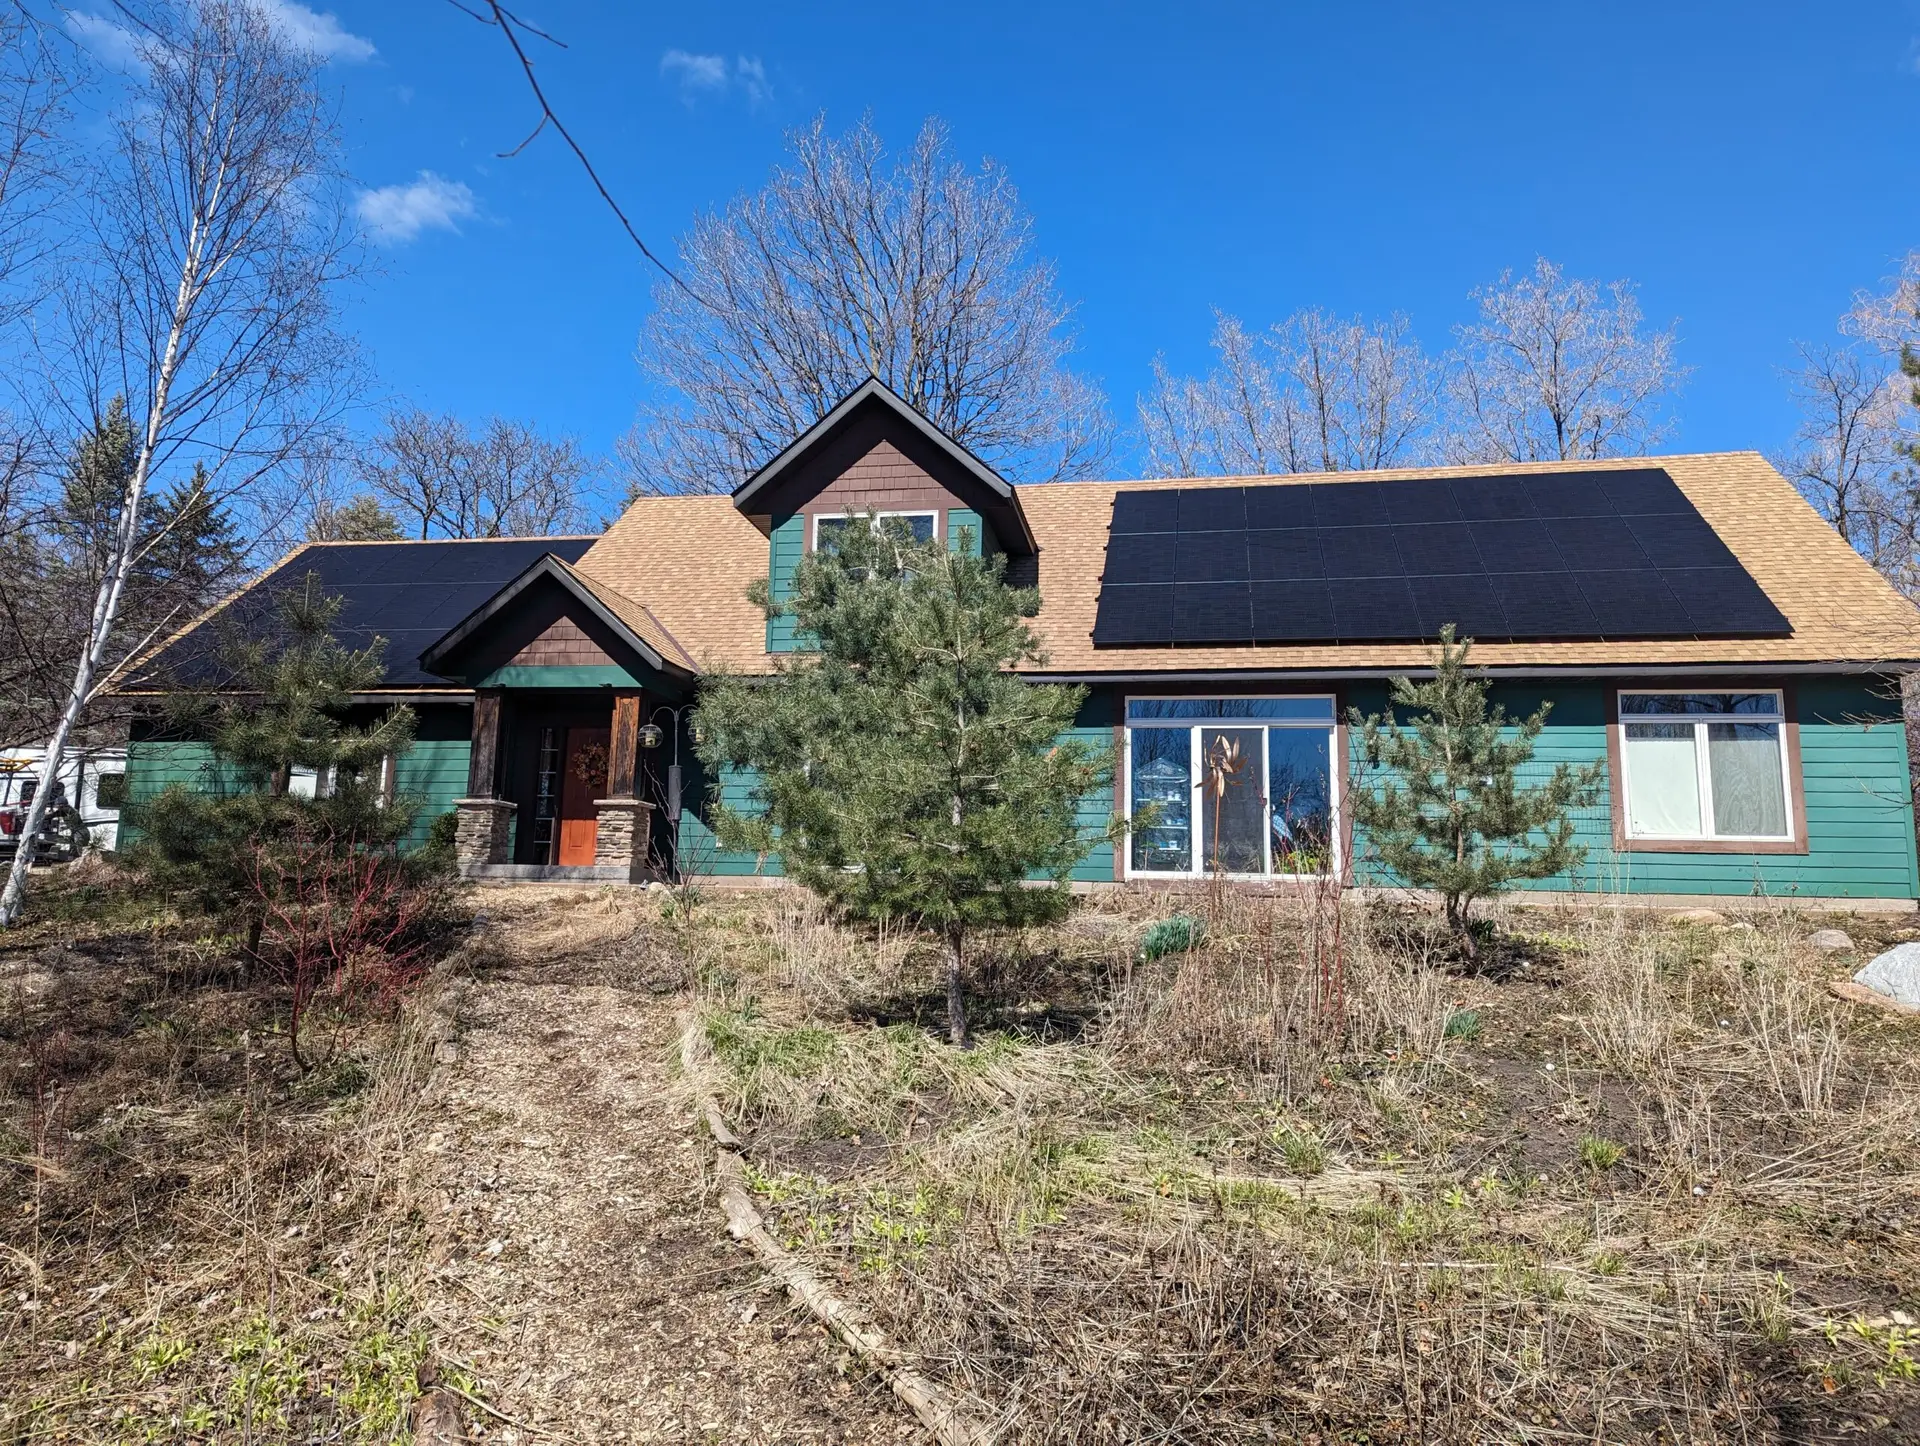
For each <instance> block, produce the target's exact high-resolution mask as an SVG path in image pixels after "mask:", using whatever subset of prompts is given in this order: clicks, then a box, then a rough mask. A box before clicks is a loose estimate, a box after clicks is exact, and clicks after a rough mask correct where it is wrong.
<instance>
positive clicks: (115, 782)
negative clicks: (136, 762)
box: [93, 773, 127, 808]
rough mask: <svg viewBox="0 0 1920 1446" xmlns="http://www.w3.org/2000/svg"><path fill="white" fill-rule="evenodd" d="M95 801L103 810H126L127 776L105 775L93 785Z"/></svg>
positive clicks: (118, 774) (119, 774) (117, 774)
mask: <svg viewBox="0 0 1920 1446" xmlns="http://www.w3.org/2000/svg"><path fill="white" fill-rule="evenodd" d="M93 801H94V803H95V804H97V805H98V806H99V807H101V808H124V807H125V806H126V802H127V775H126V774H124V773H103V774H101V775H100V778H99V781H98V782H96V783H95V784H94V785H93Z"/></svg>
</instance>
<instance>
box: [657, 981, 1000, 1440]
mask: <svg viewBox="0 0 1920 1446" xmlns="http://www.w3.org/2000/svg"><path fill="white" fill-rule="evenodd" d="M681 1026H682V1027H681V1031H680V1065H681V1069H682V1071H683V1072H684V1073H685V1075H686V1077H687V1079H688V1081H689V1082H690V1083H692V1084H693V1085H694V1089H695V1094H696V1098H697V1101H698V1108H699V1112H700V1117H701V1119H702V1121H703V1122H704V1123H705V1124H706V1126H707V1131H708V1133H709V1134H711V1135H712V1136H713V1140H714V1144H715V1146H716V1147H717V1151H716V1153H717V1160H716V1163H715V1169H716V1173H717V1174H718V1176H719V1181H720V1208H721V1210H722V1211H723V1212H724V1213H725V1214H726V1217H727V1233H728V1234H729V1235H731V1236H732V1237H733V1238H734V1239H735V1240H738V1241H739V1242H740V1243H741V1244H743V1245H745V1246H747V1247H748V1248H750V1249H751V1250H752V1251H753V1253H754V1254H755V1255H756V1256H758V1257H759V1259H760V1263H761V1265H762V1266H763V1267H764V1268H765V1270H766V1272H767V1274H768V1275H770V1276H772V1277H773V1278H774V1279H775V1280H776V1281H778V1282H779V1283H780V1285H781V1286H783V1287H784V1288H785V1290H786V1292H787V1294H788V1295H790V1296H791V1297H792V1298H793V1299H794V1300H796V1301H797V1302H799V1303H800V1304H801V1305H802V1306H805V1307H806V1309H807V1310H809V1311H811V1312H812V1313H813V1315H814V1316H815V1317H816V1318H817V1319H818V1320H819V1321H820V1322H821V1323H822V1324H823V1325H825V1326H826V1327H827V1328H828V1329H829V1330H831V1331H832V1332H833V1333H834V1334H835V1335H836V1336H838V1337H839V1338H840V1340H841V1341H842V1342H844V1343H845V1345H846V1346H847V1348H848V1349H849V1350H852V1351H853V1352H854V1353H855V1354H857V1355H859V1356H861V1357H862V1358H864V1359H865V1360H866V1361H867V1362H868V1363H869V1364H870V1365H872V1366H874V1367H876V1368H877V1369H878V1370H879V1371H880V1372H881V1374H882V1375H884V1376H885V1377H886V1378H887V1384H888V1385H889V1386H890V1387H891V1388H892V1390H893V1394H894V1395H895V1396H897V1397H899V1398H900V1400H901V1401H902V1402H904V1403H905V1404H906V1406H907V1407H908V1408H909V1409H910V1410H912V1412H913V1414H914V1415H915V1416H917V1417H919V1418H920V1421H921V1423H922V1424H923V1425H924V1426H926V1428H927V1429H928V1430H929V1431H931V1432H932V1433H933V1435H934V1439H935V1440H937V1441H939V1442H940V1443H941V1446H991V1443H992V1442H993V1440H994V1439H995V1438H994V1433H993V1432H992V1431H991V1430H990V1429H989V1428H988V1427H987V1426H986V1425H985V1424H983V1423H982V1422H980V1421H979V1420H977V1419H975V1417H974V1415H973V1414H972V1412H971V1411H969V1410H968V1409H967V1407H966V1405H965V1404H964V1403H963V1402H961V1401H960V1400H959V1399H957V1398H956V1397H955V1395H954V1393H953V1392H951V1391H949V1390H947V1388H946V1387H944V1386H942V1385H941V1384H940V1383H939V1382H937V1381H935V1380H932V1379H931V1378H929V1377H928V1376H926V1375H925V1374H924V1373H922V1372H921V1371H920V1370H918V1369H917V1368H916V1366H915V1364H914V1359H913V1357H912V1356H911V1355H910V1354H909V1353H908V1352H907V1351H905V1350H903V1349H901V1347H900V1346H899V1345H897V1344H896V1343H895V1342H894V1341H893V1340H892V1339H891V1338H890V1337H889V1336H888V1335H887V1334H886V1332H885V1331H883V1330H881V1329H880V1328H879V1327H878V1326H876V1325H875V1324H874V1323H873V1322H872V1321H871V1320H870V1319H869V1318H868V1317H867V1315H866V1314H865V1312H863V1311H861V1310H860V1309H859V1308H858V1307H856V1306H853V1305H850V1304H848V1303H847V1302H846V1301H844V1300H842V1299H840V1297H839V1296H837V1295H835V1294H834V1293H833V1292H832V1291H831V1290H829V1289H828V1288H827V1286H826V1283H825V1282H824V1281H822V1280H821V1279H820V1277H819V1276H817V1275H815V1274H814V1273H813V1272H812V1271H811V1270H809V1269H808V1268H807V1267H806V1266H805V1265H804V1264H802V1263H801V1262H800V1261H798V1260H796V1259H795V1258H794V1257H793V1255H792V1254H791V1253H789V1252H788V1250H787V1249H786V1248H785V1247H784V1246H783V1245H781V1244H780V1242H779V1241H777V1240H775V1239H774V1238H773V1236H772V1235H771V1234H769V1233H768V1231H767V1225H766V1221H765V1219H764V1218H763V1217H762V1216H761V1214H760V1211H759V1209H758V1208H757V1207H756V1206H755V1205H754V1203H753V1197H752V1196H751V1195H749V1194H748V1192H747V1186H746V1164H745V1161H744V1159H743V1158H742V1157H743V1155H744V1154H745V1151H746V1146H745V1145H744V1144H743V1143H742V1141H741V1139H740V1137H739V1136H738V1135H736V1134H735V1133H734V1132H733V1130H732V1128H731V1127H729V1126H728V1124H727V1120H726V1116H725V1114H723V1113H722V1112H721V1109H720V1105H719V1102H718V1101H717V1100H715V1099H714V1097H713V1096H712V1094H711V1093H709V1092H708V1091H707V1090H706V1089H705V1088H703V1087H702V1086H701V1085H700V1083H699V1061H698V1059H697V1058H696V1054H695V1040H696V1038H697V1031H696V1029H695V1028H694V1025H693V1022H692V1021H691V1020H689V1019H687V1018H685V1017H684V1016H683V1017H682V1019H681Z"/></svg>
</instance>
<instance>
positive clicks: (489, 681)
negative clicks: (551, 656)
mask: <svg viewBox="0 0 1920 1446" xmlns="http://www.w3.org/2000/svg"><path fill="white" fill-rule="evenodd" d="M474 686H475V687H478V688H639V687H642V686H644V684H643V683H642V682H641V680H640V679H638V678H636V677H634V676H633V674H631V673H629V672H628V671H627V670H626V669H625V668H622V667H619V666H617V665H615V664H611V663H608V664H602V665H600V666H597V667H595V666H589V667H578V668H568V667H551V668H549V667H517V668H516V667H507V668H495V669H494V670H493V671H492V672H491V673H489V674H487V675H486V677H484V678H482V679H480V681H479V682H478V683H476V684H475V685H474Z"/></svg>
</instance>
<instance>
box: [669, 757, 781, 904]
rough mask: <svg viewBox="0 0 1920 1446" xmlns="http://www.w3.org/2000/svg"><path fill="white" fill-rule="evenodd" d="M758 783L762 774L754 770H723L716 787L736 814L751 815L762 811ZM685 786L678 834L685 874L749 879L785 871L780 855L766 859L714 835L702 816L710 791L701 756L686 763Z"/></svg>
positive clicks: (721, 798) (721, 800)
mask: <svg viewBox="0 0 1920 1446" xmlns="http://www.w3.org/2000/svg"><path fill="white" fill-rule="evenodd" d="M682 756H683V757H685V756H686V755H684V754H683V755H682ZM758 782H759V774H758V773H757V772H756V771H755V770H753V769H750V768H727V769H723V770H721V773H720V786H719V788H718V790H717V792H718V794H719V801H720V802H721V803H724V804H725V805H726V806H727V807H728V808H730V809H733V810H734V811H735V812H736V813H743V814H747V815H749V816H752V815H756V814H759V813H761V812H762V811H763V809H762V806H761V804H760V802H759V800H758V799H756V798H755V797H754V788H755V785H756V784H757V783H758ZM683 789H684V792H683V794H682V797H683V799H684V800H685V807H684V808H683V809H682V811H681V814H680V834H679V854H680V859H679V866H680V869H681V871H682V872H683V873H690V874H701V875H714V876H719V877H722V878H746V877H750V876H751V875H754V874H765V875H768V876H771V877H775V878H777V877H779V876H780V874H781V872H782V871H781V868H780V859H779V857H778V856H777V855H769V856H768V857H767V858H766V859H764V860H763V859H762V858H761V857H760V856H759V855H758V854H750V853H742V852H740V851H738V850H735V849H723V848H721V847H720V843H719V840H718V839H716V838H715V837H714V836H713V830H712V829H710V828H708V827H707V823H706V819H705V818H704V817H703V816H702V815H704V814H705V813H706V811H707V800H708V798H709V796H710V794H709V785H708V781H707V776H706V774H705V772H704V771H703V769H702V767H701V764H700V761H699V759H698V758H693V759H692V760H691V762H690V763H689V765H687V768H686V779H685V782H684V784H683Z"/></svg>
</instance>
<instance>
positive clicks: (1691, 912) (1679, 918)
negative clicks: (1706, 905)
mask: <svg viewBox="0 0 1920 1446" xmlns="http://www.w3.org/2000/svg"><path fill="white" fill-rule="evenodd" d="M1667 922H1668V923H1669V924H1724V923H1726V922H1727V916H1726V915H1725V914H1722V913H1720V912H1718V911H1717V910H1714V909H1681V910H1680V911H1679V912H1678V913H1674V914H1669V915H1667Z"/></svg>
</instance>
